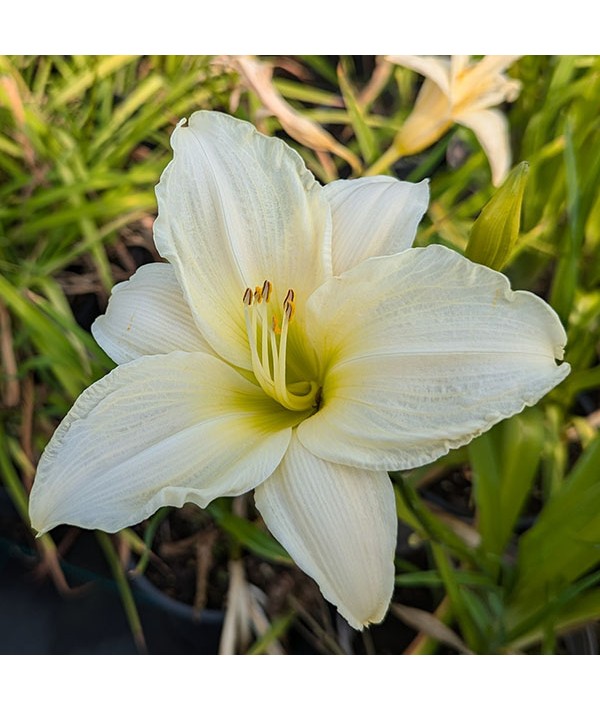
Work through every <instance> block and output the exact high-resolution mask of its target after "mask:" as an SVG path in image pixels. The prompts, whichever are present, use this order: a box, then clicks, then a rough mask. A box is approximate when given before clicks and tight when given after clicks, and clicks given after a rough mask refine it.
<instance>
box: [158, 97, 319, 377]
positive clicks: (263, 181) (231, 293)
mask: <svg viewBox="0 0 600 711" xmlns="http://www.w3.org/2000/svg"><path fill="white" fill-rule="evenodd" d="M171 142H172V145H173V148H174V159H173V161H172V162H171V163H170V164H169V166H168V167H167V169H166V170H165V172H164V173H163V175H162V178H161V181H160V184H159V185H158V187H157V190H156V194H157V197H158V205H159V215H158V218H157V220H156V223H155V241H156V246H157V249H158V250H159V252H160V253H161V255H162V256H163V257H165V258H166V259H167V260H168V261H169V262H171V264H173V266H174V267H175V272H176V274H177V278H178V280H179V283H180V284H181V287H182V289H183V292H184V294H185V297H186V299H187V301H188V303H189V304H190V305H191V307H192V312H193V315H194V318H195V319H196V321H197V323H198V325H199V327H200V330H201V331H202V333H203V335H204V336H205V337H206V339H207V341H208V342H209V343H210V344H211V346H212V347H213V348H214V350H215V351H216V352H217V353H219V354H220V355H221V356H222V357H223V358H225V359H226V360H228V361H229V362H231V363H233V364H235V365H238V366H241V367H243V368H248V369H249V368H250V350H249V348H248V340H247V335H246V327H245V322H244V309H243V304H242V298H243V295H244V290H245V289H246V287H248V286H249V287H250V288H254V287H255V286H256V285H260V284H262V283H263V282H264V280H265V279H269V280H270V281H271V282H272V283H273V287H274V293H273V296H272V298H273V299H276V300H277V301H283V299H284V297H285V295H286V293H287V290H288V289H290V288H294V289H296V297H297V303H298V307H299V308H298V311H299V312H300V311H301V306H300V305H301V304H302V303H303V302H304V299H305V298H306V297H307V296H308V295H309V294H310V293H311V292H312V291H314V289H315V288H316V287H317V286H318V285H319V284H321V283H322V282H323V280H324V279H325V278H326V277H327V276H329V275H330V274H331V215H330V212H329V205H328V203H327V200H326V199H325V196H324V195H323V191H322V188H321V187H320V186H319V185H318V183H317V182H316V181H315V180H314V178H313V176H312V175H311V173H309V171H308V170H307V169H306V167H305V166H304V163H303V162H302V159H301V158H300V156H299V155H298V154H297V153H296V152H295V151H293V150H292V149H291V148H289V147H288V146H286V144H285V143H284V142H283V141H280V140H278V139H274V138H268V137H267V136H263V135H261V134H260V133H258V132H257V131H256V129H255V128H254V127H253V126H252V125H251V124H249V123H247V122H244V121H239V120H237V119H234V118H232V117H230V116H227V115H225V114H219V113H216V112H209V111H199V112H197V113H195V114H193V115H192V117H191V118H190V120H189V127H184V126H182V125H180V126H179V127H178V128H177V129H176V130H175V132H174V133H173V136H172V139H171Z"/></svg>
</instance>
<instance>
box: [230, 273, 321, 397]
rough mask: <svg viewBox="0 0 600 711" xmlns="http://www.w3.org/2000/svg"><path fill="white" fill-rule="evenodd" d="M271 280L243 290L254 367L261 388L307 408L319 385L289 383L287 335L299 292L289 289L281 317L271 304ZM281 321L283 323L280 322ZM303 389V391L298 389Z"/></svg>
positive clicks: (273, 395) (268, 393)
mask: <svg viewBox="0 0 600 711" xmlns="http://www.w3.org/2000/svg"><path fill="white" fill-rule="evenodd" d="M272 293H273V285H272V283H271V282H270V281H269V280H268V279H266V280H265V281H264V283H263V285H262V286H256V287H255V288H254V289H251V288H247V289H246V290H245V291H244V297H243V302H244V307H245V308H244V312H245V319H246V330H247V333H248V342H249V345H250V353H251V356H252V370H253V372H254V375H255V377H256V380H257V381H258V383H259V385H260V386H261V388H262V389H263V390H264V391H265V392H266V393H267V395H269V396H270V397H272V398H273V399H274V400H277V402H279V403H280V404H281V405H283V406H284V407H286V408H287V409H289V410H299V411H302V410H308V409H310V408H311V407H313V406H314V405H315V401H316V395H317V392H318V385H317V384H316V383H314V382H312V381H311V382H308V381H303V382H294V383H291V384H290V385H289V386H288V383H287V376H286V373H287V339H288V329H289V324H290V321H291V320H292V318H293V316H294V313H295V310H296V303H295V299H296V294H295V292H294V290H293V289H288V291H287V294H286V296H285V299H284V300H283V303H282V307H281V321H280V319H279V318H278V313H273V306H271V305H270V304H269V301H270V298H271V295H272ZM280 323H281V326H280ZM302 392H304V393H305V394H304V395H299V394H298V393H302Z"/></svg>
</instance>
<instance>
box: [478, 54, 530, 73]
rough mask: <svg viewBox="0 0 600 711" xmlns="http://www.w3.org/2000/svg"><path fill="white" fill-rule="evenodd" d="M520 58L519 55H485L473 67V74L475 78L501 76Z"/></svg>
mask: <svg viewBox="0 0 600 711" xmlns="http://www.w3.org/2000/svg"><path fill="white" fill-rule="evenodd" d="M522 56H523V55H521V54H486V55H485V57H482V58H481V59H480V60H479V61H478V62H477V63H476V64H474V65H473V72H474V73H475V74H476V75H477V76H482V75H486V74H501V73H502V72H503V71H505V70H506V69H508V68H509V67H510V66H511V64H514V63H515V62H516V61H517V60H518V59H520V58H521V57H522Z"/></svg>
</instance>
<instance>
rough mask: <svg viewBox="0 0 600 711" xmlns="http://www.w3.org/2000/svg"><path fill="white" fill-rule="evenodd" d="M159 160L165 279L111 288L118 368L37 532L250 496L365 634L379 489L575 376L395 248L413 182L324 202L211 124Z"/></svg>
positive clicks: (37, 486) (547, 331)
mask: <svg viewBox="0 0 600 711" xmlns="http://www.w3.org/2000/svg"><path fill="white" fill-rule="evenodd" d="M172 144H173V148H174V160H173V161H172V162H171V163H170V165H169V166H168V167H167V169H166V170H165V172H164V174H163V176H162V178H161V181H160V184H159V186H158V188H157V195H158V202H159V217H158V219H157V222H156V225H155V240H156V245H157V248H158V250H159V251H160V253H161V254H162V255H163V256H164V257H165V258H167V259H168V260H169V264H151V265H147V266H144V267H141V268H140V269H139V270H138V272H137V273H136V274H135V275H134V276H133V277H132V278H131V279H130V280H129V281H128V282H127V283H125V284H121V285H119V286H117V287H116V288H115V289H114V291H113V294H112V296H111V299H110V302H109V306H108V311H107V313H106V315H105V316H102V317H100V318H99V319H98V320H97V321H96V323H95V324H94V327H93V333H94V336H95V337H96V339H97V341H98V342H99V343H100V345H101V346H102V347H103V348H104V350H106V352H107V353H108V354H109V355H110V356H111V357H112V358H113V359H114V360H115V361H116V362H117V363H118V364H119V365H118V367H117V368H116V369H115V370H113V371H112V372H111V373H110V374H109V375H107V376H106V377H105V378H103V379H102V380H100V381H99V382H97V383H95V384H94V385H92V386H91V387H90V388H88V389H87V390H86V391H85V392H84V393H83V394H82V395H81V396H80V398H79V399H78V400H77V402H76V403H75V405H74V406H73V408H72V410H71V411H70V413H69V414H68V415H67V417H66V418H65V420H64V421H63V422H62V424H61V425H60V426H59V427H58V429H57V431H56V433H55V435H54V437H53V439H52V441H51V442H50V444H49V445H48V447H47V449H46V451H45V452H44V454H43V456H42V458H41V460H40V464H39V468H38V473H37V476H36V479H35V483H34V486H33V490H32V493H31V506H30V514H31V521H32V525H33V526H34V527H35V528H36V529H37V530H38V531H40V532H42V531H48V530H49V529H51V528H53V527H54V526H56V525H58V524H59V523H70V524H74V525H78V526H82V527H84V528H101V529H103V530H105V531H111V532H112V531H117V530H119V529H121V528H123V527H125V526H129V525H131V524H135V523H137V522H139V521H141V520H143V519H144V518H146V517H148V516H149V515H150V514H152V513H153V512H154V511H155V510H156V509H158V508H159V507H161V506H181V505H183V504H184V503H185V502H188V501H191V502H194V503H196V504H198V505H199V506H206V505H207V504H208V503H209V502H210V501H211V500H213V499H214V498H215V497H219V496H234V495H237V494H241V493H243V492H246V491H248V490H250V489H252V488H255V490H256V492H255V494H256V504H257V506H258V508H259V510H260V512H261V514H262V516H263V518H264V520H265V522H266V524H267V526H268V527H269V529H270V530H271V531H272V532H273V534H274V535H275V536H276V537H277V538H278V539H279V540H280V541H281V543H282V544H283V545H284V546H285V547H286V548H287V550H288V551H289V553H290V554H291V555H292V557H293V558H294V559H295V561H296V562H297V563H298V565H299V566H300V567H301V568H302V569H303V570H305V571H306V572H307V573H308V574H309V575H311V576H312V577H313V578H314V579H315V580H316V581H317V582H318V583H319V585H320V587H321V590H322V592H323V594H324V595H325V597H326V598H327V599H329V600H330V601H331V602H333V603H334V604H335V605H337V607H338V609H339V611H340V612H341V614H342V615H344V616H345V617H346V619H347V620H348V621H349V623H350V624H351V625H353V626H354V627H356V628H359V629H360V628H361V627H362V626H363V625H366V624H368V623H370V622H378V621H380V620H381V619H382V618H383V616H384V614H385V612H386V610H387V607H388V604H389V600H390V597H391V594H392V589H393V580H394V566H393V557H394V548H395V542H396V513H395V506H394V494H393V489H392V485H391V482H390V480H389V477H388V475H387V470H397V469H406V468H409V467H415V466H418V465H421V464H425V463H426V462H431V461H433V460H434V459H436V458H437V457H439V456H440V455H442V454H444V453H445V452H447V451H448V449H449V448H451V447H458V446H460V445H463V444H465V443H466V442H468V441H469V440H471V439H472V438H473V437H474V436H476V435H477V434H479V433H480V432H483V431H485V430H487V429H489V428H490V427H491V426H492V425H493V424H494V423H495V422H497V421H498V420H500V419H502V418H504V417H508V416H510V415H512V414H513V413H516V412H518V411H520V410H521V409H522V408H523V407H524V406H525V405H530V404H532V403H534V402H535V401H537V400H538V399H539V398H540V397H541V396H542V395H544V394H545V393H546V392H548V390H550V389H551V388H552V387H554V386H555V385H556V384H557V383H559V382H560V381H561V380H562V379H563V378H564V377H565V376H566V375H567V373H568V372H569V366H568V365H567V364H562V365H560V366H557V365H556V360H555V359H561V358H562V355H563V346H564V344H565V333H564V330H563V328H562V326H561V324H560V322H559V320H558V318H557V316H556V314H555V313H554V312H553V311H552V310H551V309H550V308H549V307H548V306H547V305H546V304H545V303H544V302H543V301H542V300H541V299H539V298H538V297H536V296H534V295H532V294H529V293H526V292H512V291H511V290H510V288H509V284H508V281H507V279H506V278H505V277H504V276H502V275H501V274H498V273H496V272H493V271H492V270H490V269H487V268H485V267H482V266H480V265H477V264H473V263H471V262H469V261H468V260H466V259H465V258H463V257H461V256H460V255H458V254H456V253H454V252H452V251H450V250H448V249H445V248H444V247H440V246H430V247H427V248H425V249H409V247H410V245H411V243H412V240H413V239H414V235H415V231H416V227H417V223H418V222H419V220H420V219H421V217H422V215H423V213H424V211H425V209H426V206H427V201H428V187H427V183H426V182H423V183H419V184H417V185H412V184H408V183H402V182H399V181H396V180H394V179H392V178H385V177H378V178H361V179H358V180H352V181H338V182H335V183H332V184H330V185H328V186H326V187H325V188H322V187H321V186H319V185H318V184H317V183H316V182H315V180H314V179H313V177H312V176H311V175H310V173H309V172H308V171H307V170H306V168H305V166H304V164H303V163H302V160H301V159H300V157H299V156H298V155H297V154H296V153H295V152H294V151H292V150H291V149H290V148H288V147H287V146H286V145H285V144H284V143H283V142H282V141H279V140H277V139H274V138H267V137H266V136H263V135H261V134H259V133H257V132H256V131H255V130H254V128H253V127H252V126H251V125H249V124H247V123H245V122H242V121H238V120H236V119H233V118H231V117H229V116H226V115H223V114H218V113H211V112H199V113H196V114H194V115H193V116H192V117H191V119H190V121H189V127H184V126H183V125H180V126H179V127H178V128H177V129H176V131H175V132H174V134H173V137H172ZM382 255H384V256H382ZM256 285H258V286H256Z"/></svg>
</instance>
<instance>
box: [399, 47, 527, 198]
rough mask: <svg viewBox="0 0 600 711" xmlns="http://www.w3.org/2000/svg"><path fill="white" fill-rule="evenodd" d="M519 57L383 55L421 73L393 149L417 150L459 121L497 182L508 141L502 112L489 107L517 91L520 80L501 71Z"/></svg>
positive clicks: (507, 152) (507, 157)
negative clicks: (411, 106) (473, 138)
mask: <svg viewBox="0 0 600 711" xmlns="http://www.w3.org/2000/svg"><path fill="white" fill-rule="evenodd" d="M518 58H519V56H518V55H506V56H500V55H499V56H494V55H488V56H486V57H484V58H483V59H481V60H480V61H477V62H471V63H470V62H469V57H468V56H466V55H453V56H451V57H450V58H449V59H445V58H442V57H422V56H418V55H393V56H388V57H386V59H387V60H388V61H390V62H393V63H394V64H399V65H401V66H403V67H407V68H408V69H412V70H414V71H415V72H418V73H419V74H423V76H424V77H425V81H424V82H423V86H422V87H421V89H420V91H419V95H418V97H417V101H416V103H415V108H414V109H413V111H412V112H411V114H410V116H409V117H408V118H407V119H406V121H405V122H404V124H403V126H402V128H401V129H400V131H399V133H398V134H397V135H396V138H395V139H394V146H395V148H396V150H397V152H398V153H399V154H401V155H412V154H413V153H419V152H420V151H422V150H424V149H425V148H427V147H428V146H430V145H431V144H432V143H435V141H437V140H438V139H439V138H441V137H442V136H443V135H444V134H445V133H446V131H448V129H449V128H450V127H451V126H452V125H453V124H454V123H459V124H462V125H463V126H466V127H467V128H470V129H471V130H472V131H473V133H474V134H475V136H476V137H477V140H478V141H479V143H480V144H481V147H482V148H483V150H484V151H485V153H486V155H487V157H488V160H489V162H490V167H491V169H492V181H493V183H494V185H499V184H500V183H501V182H502V181H503V179H504V178H505V177H506V175H507V173H508V170H509V168H510V162H511V156H510V143H509V132H508V122H507V120H506V117H505V116H504V114H503V113H502V112H501V111H498V110H497V109H493V108H492V107H493V106H497V105H498V104H501V103H502V102H504V101H514V100H515V99H516V98H517V96H518V95H519V91H520V88H521V84H520V82H518V81H516V80H515V79H508V78H507V77H506V76H505V75H504V71H505V70H506V69H508V67H509V66H510V65H511V64H513V62H515V61H516V60H517V59H518Z"/></svg>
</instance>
